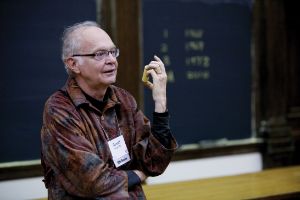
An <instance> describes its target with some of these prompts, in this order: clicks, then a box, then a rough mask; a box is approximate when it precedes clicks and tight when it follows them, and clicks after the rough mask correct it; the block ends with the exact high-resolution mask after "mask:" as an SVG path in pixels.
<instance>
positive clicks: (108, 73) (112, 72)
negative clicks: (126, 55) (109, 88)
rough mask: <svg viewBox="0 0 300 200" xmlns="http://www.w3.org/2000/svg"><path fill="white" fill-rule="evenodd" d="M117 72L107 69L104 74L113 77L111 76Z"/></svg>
mask: <svg viewBox="0 0 300 200" xmlns="http://www.w3.org/2000/svg"><path fill="white" fill-rule="evenodd" d="M115 72H116V69H115V68H114V69H107V70H105V71H103V73H104V74H107V75H111V74H114V73H115Z"/></svg>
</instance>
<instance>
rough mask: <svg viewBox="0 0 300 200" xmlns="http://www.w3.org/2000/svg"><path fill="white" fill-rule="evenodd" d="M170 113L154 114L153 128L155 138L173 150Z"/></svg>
mask: <svg viewBox="0 0 300 200" xmlns="http://www.w3.org/2000/svg"><path fill="white" fill-rule="evenodd" d="M169 118H170V117H169V112H164V113H156V112H154V113H153V124H152V127H151V131H152V134H153V135H154V137H155V138H156V139H157V140H158V141H159V142H160V143H161V144H162V145H163V146H165V147H166V148H171V141H172V135H171V129H170V126H169Z"/></svg>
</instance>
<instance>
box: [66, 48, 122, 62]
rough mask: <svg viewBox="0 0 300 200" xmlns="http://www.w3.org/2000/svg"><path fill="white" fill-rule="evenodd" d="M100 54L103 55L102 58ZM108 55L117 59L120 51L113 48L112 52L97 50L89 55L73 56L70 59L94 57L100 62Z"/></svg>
mask: <svg viewBox="0 0 300 200" xmlns="http://www.w3.org/2000/svg"><path fill="white" fill-rule="evenodd" d="M114 52H115V53H114ZM100 53H101V54H103V57H102V55H99V54H100ZM109 54H111V55H112V56H113V57H114V58H117V57H118V56H119V55H120V50H119V49H118V48H114V49H112V50H98V51H96V52H95V53H89V54H73V55H72V56H71V57H78V56H90V57H94V59H95V60H98V61H100V60H103V59H104V58H106V57H107V56H109ZM114 54H115V55H114ZM97 57H98V59H97ZM99 57H101V58H99Z"/></svg>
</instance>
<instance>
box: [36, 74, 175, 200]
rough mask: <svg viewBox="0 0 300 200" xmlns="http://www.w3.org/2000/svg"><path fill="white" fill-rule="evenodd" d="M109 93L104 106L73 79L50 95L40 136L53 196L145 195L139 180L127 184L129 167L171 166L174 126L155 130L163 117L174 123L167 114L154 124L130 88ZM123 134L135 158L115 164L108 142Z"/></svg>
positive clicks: (155, 169) (155, 171) (154, 171)
mask: <svg viewBox="0 0 300 200" xmlns="http://www.w3.org/2000/svg"><path fill="white" fill-rule="evenodd" d="M107 92H108V95H107V96H108V98H107V101H106V104H105V106H104V107H103V108H102V109H99V108H97V107H95V106H94V105H93V104H91V102H90V101H88V100H87V98H86V96H85V95H84V93H83V92H82V90H81V89H80V88H79V86H78V85H77V83H76V81H75V80H74V79H71V78H70V79H68V81H67V83H66V85H65V86H64V87H63V88H62V89H61V90H59V91H57V92H56V93H54V94H53V95H52V96H51V97H50V98H49V99H48V100H47V102H46V104H45V109H44V116H43V127H42V130H41V141H42V164H43V167H44V172H45V180H44V181H45V185H46V187H47V188H48V198H49V199H50V200H51V199H54V200H60V199H146V197H145V195H144V192H143V189H142V187H141V185H140V184H137V185H134V186H132V187H130V188H129V189H128V171H130V170H135V169H137V170H141V171H143V172H144V173H145V174H146V175H147V176H157V175H160V174H161V173H163V171H164V170H165V169H166V167H167V166H168V164H169V162H170V160H171V157H172V155H173V153H174V151H175V150H176V148H177V143H176V141H175V139H174V137H173V136H172V135H171V133H170V129H169V128H164V129H162V131H160V132H159V131H155V130H157V129H159V127H157V126H158V125H157V124H159V123H158V121H163V122H167V123H166V124H164V127H169V126H168V120H165V119H161V118H166V116H161V117H156V118H154V119H153V125H152V128H151V126H150V121H149V120H148V119H147V118H146V117H145V116H144V114H143V113H142V112H141V111H140V110H139V109H138V108H137V104H136V102H135V100H134V98H133V97H132V96H131V95H130V94H129V93H128V92H127V91H125V90H123V89H121V88H118V87H116V86H110V87H109V88H108V90H107ZM167 117H168V116H167ZM120 135H122V136H123V137H124V140H125V143H126V146H127V149H128V152H129V156H130V158H131V160H130V161H129V162H127V163H125V164H124V165H121V166H120V167H118V168H116V167H115V165H114V162H113V159H112V156H111V152H110V149H109V147H108V141H110V140H111V139H114V138H116V137H118V136H120ZM163 140H165V141H164V142H161V141H163Z"/></svg>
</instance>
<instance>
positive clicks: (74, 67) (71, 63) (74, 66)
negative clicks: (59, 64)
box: [65, 58, 80, 74]
mask: <svg viewBox="0 0 300 200" xmlns="http://www.w3.org/2000/svg"><path fill="white" fill-rule="evenodd" d="M65 64H66V66H67V67H68V69H69V70H70V71H71V72H72V73H74V74H79V73H80V69H79V67H78V61H77V60H76V59H74V58H68V59H66V60H65Z"/></svg>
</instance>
